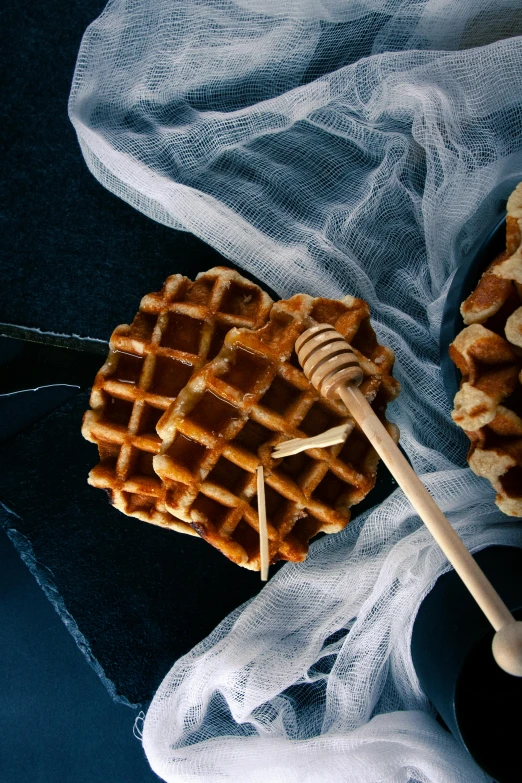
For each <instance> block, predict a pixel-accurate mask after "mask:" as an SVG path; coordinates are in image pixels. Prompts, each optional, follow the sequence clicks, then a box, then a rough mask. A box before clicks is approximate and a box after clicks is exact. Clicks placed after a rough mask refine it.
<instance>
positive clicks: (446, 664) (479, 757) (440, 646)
mask: <svg viewBox="0 0 522 783" xmlns="http://www.w3.org/2000/svg"><path fill="white" fill-rule="evenodd" d="M475 559H476V560H477V562H478V564H479V565H480V567H481V568H482V570H483V571H484V573H485V574H486V576H487V577H488V578H489V579H490V581H491V582H492V584H493V585H494V587H495V588H496V590H497V591H498V593H499V594H500V596H501V597H502V598H503V600H504V601H505V603H506V605H507V606H508V608H509V609H510V610H511V611H512V612H513V614H514V615H515V617H516V618H517V619H518V620H520V619H522V578H521V574H522V549H517V548H516V547H507V546H492V547H487V548H486V549H483V550H482V551H481V552H478V553H477V554H476V555H475ZM492 639H493V630H492V628H491V626H490V625H489V623H488V621H487V620H486V618H485V617H484V615H483V614H482V612H481V610H480V609H479V608H478V606H477V604H476V603H475V601H474V600H473V598H472V597H471V594H470V593H469V592H468V590H467V588H466V587H465V586H464V584H463V582H462V581H461V580H460V578H459V577H458V576H457V574H456V573H455V571H453V570H451V571H448V572H447V573H446V574H444V575H443V576H441V577H439V579H438V580H437V582H436V583H435V586H434V588H433V590H432V591H431V592H430V593H429V595H428V596H427V597H426V598H425V599H424V601H423V602H422V604H421V607H420V609H419V612H418V614H417V617H416V620H415V623H414V626H413V633H412V639H411V654H412V659H413V665H414V666H415V671H416V672H417V676H418V678H419V680H420V683H421V686H422V688H423V690H424V692H425V693H426V694H427V695H428V696H429V698H430V700H431V701H432V703H433V704H434V706H435V708H436V710H437V712H438V713H439V715H440V716H441V717H442V719H443V721H444V723H445V724H446V726H447V728H448V729H449V730H450V731H451V733H452V734H453V735H454V737H455V738H456V739H457V740H458V741H459V742H461V743H462V744H463V745H464V747H465V748H466V749H467V751H468V752H469V753H470V755H471V756H472V757H473V758H474V760H475V761H476V762H477V764H478V765H479V766H480V767H481V768H482V769H483V770H484V772H486V773H487V774H488V775H490V776H491V777H492V778H494V780H496V781H498V783H519V781H520V780H521V771H520V744H519V743H520V726H521V718H520V705H521V704H522V678H519V677H512V676H511V675H509V674H506V672H504V671H502V670H501V669H500V668H499V666H497V664H496V663H495V660H494V658H493V654H492V651H491V642H492Z"/></svg>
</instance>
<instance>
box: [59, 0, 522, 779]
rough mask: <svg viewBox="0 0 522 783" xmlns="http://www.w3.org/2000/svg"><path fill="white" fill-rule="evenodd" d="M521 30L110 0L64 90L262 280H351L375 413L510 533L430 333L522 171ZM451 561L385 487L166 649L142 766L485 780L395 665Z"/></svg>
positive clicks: (185, 775)
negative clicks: (458, 272) (450, 396)
mask: <svg viewBox="0 0 522 783" xmlns="http://www.w3.org/2000/svg"><path fill="white" fill-rule="evenodd" d="M520 33H522V6H521V3H520V2H519V0H517V2H508V1H507V0H505V1H504V2H487V1H486V0H476V1H472V0H461V2H454V1H453V0H359V1H358V2H357V1H354V2H350V1H349V0H346V2H335V1H334V0H322V2H320V1H319V0H300V1H299V0H291V1H290V0H289V2H287V3H286V4H285V3H284V2H281V0H280V1H279V2H275V1H274V0H228V1H227V0H207V1H206V2H205V0H182V1H180V0H112V2H109V4H108V5H107V7H106V9H105V11H104V12H103V13H102V15H101V16H100V17H99V18H98V19H97V20H96V21H95V22H93V24H91V26H90V27H89V28H88V30H87V32H86V33H85V36H84V39H83V42H82V45H81V49H80V53H79V57H78V63H77V68H76V72H75V75H74V81H73V86H72V92H71V99H70V116H71V120H72V122H73V124H74V126H75V128H76V131H77V134H78V138H79V141H80V144H81V148H82V152H83V154H84V156H85V160H86V162H87V165H88V166H89V168H90V169H91V171H92V172H93V174H94V175H95V176H96V177H97V178H98V179H99V180H100V181H101V182H102V183H103V184H104V185H105V186H106V187H107V188H109V190H111V191H112V192H114V193H116V194H117V195H119V196H120V197H121V198H123V199H125V200H126V201H128V202H129V203H130V204H133V205H134V206H135V207H136V208H137V209H139V210H141V211H142V212H144V213H145V214H147V215H149V216H150V217H152V218H153V219H155V220H158V221H160V222H161V223H164V224H166V225H169V226H172V227H174V228H177V229H184V230H187V231H191V232H193V233H194V234H196V235H197V236H199V237H201V238H202V239H203V240H205V241H206V242H208V243H209V244H210V245H213V246H214V247H215V248H217V249H218V250H219V251H220V252H221V253H223V255H224V256H226V257H228V258H230V259H231V260H232V261H234V262H236V263H237V264H239V265H240V266H242V267H243V268H245V269H247V270H249V271H250V272H252V273H254V275H255V276H256V277H258V278H259V279H260V280H262V281H264V282H265V283H266V284H268V285H269V286H271V287H272V288H273V289H275V290H276V291H277V292H278V293H279V294H280V295H281V296H288V295H291V294H294V293H296V292H298V291H303V292H306V293H310V294H313V295H326V296H331V297H339V296H342V295H344V294H346V293H351V294H353V295H356V296H361V297H363V298H364V299H366V300H367V301H368V302H369V304H370V306H371V309H372V318H373V323H374V326H375V328H376V331H377V334H378V336H379V339H380V341H381V342H383V343H385V344H388V345H390V346H391V347H392V348H393V349H394V351H395V353H396V357H397V363H396V370H395V374H396V376H397V377H398V379H399V380H400V381H401V383H402V386H403V391H402V394H401V396H400V398H399V399H398V400H397V401H396V402H395V403H394V404H393V405H392V406H390V409H389V415H390V418H392V419H393V420H394V421H396V422H397V424H398V425H399V427H400V430H401V443H402V445H403V447H404V448H405V450H406V451H407V453H408V455H409V457H410V459H411V461H412V463H413V466H414V468H415V469H416V470H417V472H418V473H420V474H423V476H424V479H425V481H426V483H427V485H428V487H429V489H430V491H431V492H432V493H433V495H434V496H435V498H436V500H437V501H438V503H439V504H440V506H441V507H442V508H443V510H444V511H445V512H446V513H447V514H448V516H449V518H450V520H451V522H452V523H453V524H454V525H455V527H456V528H457V530H458V532H459V533H460V535H461V536H462V537H463V538H464V541H465V542H466V544H467V545H468V546H469V547H470V549H472V550H477V549H479V548H481V547H483V546H486V545H488V544H491V543H505V544H514V545H517V546H522V534H521V533H520V532H519V526H518V525H519V523H517V521H516V520H513V519H510V518H508V517H504V516H503V515H502V514H501V513H500V512H498V511H497V510H496V508H495V506H494V505H493V492H492V490H491V489H490V487H489V485H488V484H487V482H485V481H483V480H481V479H478V478H476V477H475V476H473V474H472V473H471V472H470V471H469V470H468V469H464V468H462V465H463V464H464V463H463V456H464V454H465V449H466V443H465V438H464V436H463V435H462V434H461V433H459V432H458V431H457V428H456V427H455V426H454V425H453V424H452V422H451V419H450V417H449V411H450V405H449V403H448V401H447V399H446V396H445V393H444V389H443V385H442V379H441V371H440V364H439V347H438V332H439V326H440V320H441V313H442V308H443V305H444V300H445V295H446V292H447V290H448V287H449V283H450V281H451V277H452V273H453V272H454V271H455V269H456V267H457V265H458V261H459V257H460V256H461V254H462V252H463V251H465V250H466V249H467V248H469V247H470V246H472V244H473V242H474V240H475V238H476V237H477V235H478V234H479V232H480V231H481V228H483V226H484V225H486V224H487V222H488V219H491V216H492V214H493V213H492V210H493V204H492V199H491V196H490V194H491V192H492V190H493V189H494V188H495V187H497V186H498V184H499V183H501V182H502V181H504V180H505V178H506V177H507V176H508V175H515V174H517V173H518V172H520V177H519V179H520V180H522V128H521V119H522V111H521V102H522V37H520V35H519V34H520ZM505 195H506V196H507V195H508V193H506V194H505ZM172 271H173V272H175V271H176V270H175V269H174V268H173V270H172ZM447 567H448V564H447V562H446V560H445V558H444V557H443V556H442V555H441V553H440V552H439V551H438V549H437V547H436V546H435V544H434V543H433V541H432V540H431V538H430V536H429V534H428V533H427V531H426V530H425V529H424V528H423V527H422V526H421V525H420V522H419V520H418V518H417V517H416V516H415V515H414V514H413V513H412V510H411V507H410V505H409V503H408V502H407V501H406V500H405V498H404V496H403V494H402V493H401V492H400V491H396V492H395V493H394V494H393V495H392V496H391V497H390V498H389V499H388V500H387V501H386V502H385V503H384V504H383V505H381V506H380V507H378V508H376V509H374V510H373V511H370V512H368V513H366V514H365V515H364V516H363V517H362V518H360V519H357V520H355V521H354V522H353V523H351V524H350V525H349V526H348V528H347V529H346V530H345V531H343V532H342V533H339V534H337V535H334V536H329V537H325V538H323V539H322V540H320V541H318V542H317V543H315V544H314V545H312V547H311V551H310V555H309V558H308V559H307V561H306V562H305V563H302V564H298V565H295V564H291V565H287V566H285V567H284V568H283V569H282V570H281V571H280V572H279V573H278V574H277V575H276V576H275V578H274V579H273V580H272V581H271V582H270V583H269V584H268V585H267V586H266V587H265V588H264V589H263V591H262V592H261V593H260V595H259V596H258V597H256V598H255V599H254V600H252V601H251V602H249V603H248V604H246V605H245V606H243V607H241V608H240V609H238V610H237V611H236V612H235V613H233V614H232V615H231V616H229V617H228V618H226V619H225V620H224V621H223V623H222V624H221V625H220V626H219V627H218V628H217V629H216V630H215V631H214V633H213V634H212V635H211V636H210V637H208V638H207V639H206V640H204V641H203V642H202V643H201V644H200V645H199V646H198V647H196V648H195V649H194V650H192V651H191V652H190V653H189V654H188V655H186V656H185V657H184V658H182V659H181V660H179V661H177V662H176V663H175V664H174V666H173V668H172V669H171V671H170V672H169V673H168V674H167V676H166V677H165V679H164V682H163V683H162V685H161V686H160V688H159V690H158V692H157V694H156V696H155V698H154V700H153V702H152V704H151V706H150V708H149V711H148V714H147V716H146V719H145V723H144V731H143V744H144V748H145V752H146V753H147V756H148V758H149V761H150V763H151V765H152V767H153V769H154V770H155V771H156V772H157V773H158V774H159V775H160V776H161V777H162V778H164V779H165V780H167V781H191V783H193V782H194V781H205V783H210V782H211V781H216V783H217V781H223V780H225V781H242V782H243V783H250V781H252V783H253V782H254V781H256V782H257V781H263V782H265V781H268V782H269V783H272V781H285V783H290V782H293V781H296V783H304V781H306V782H308V781H322V782H324V781H336V782H337V781H350V782H351V781H353V783H372V782H373V781H375V782H377V781H412V782H413V781H419V782H420V781H430V782H431V781H433V782H435V781H440V782H441V783H442V782H444V783H446V781H481V780H485V779H486V778H485V776H484V775H483V774H482V773H481V772H480V770H478V768H477V767H476V766H475V765H474V763H473V762H472V761H471V759H470V758H469V757H468V756H467V755H466V753H465V752H464V751H463V750H462V749H461V748H460V747H459V746H458V745H457V743H456V741H455V740H454V739H453V738H452V737H451V736H450V735H448V734H447V733H446V732H444V731H443V729H442V728H441V727H440V726H439V725H438V724H437V723H436V721H435V719H434V717H433V711H432V709H431V707H430V705H429V703H428V701H427V699H426V697H425V696H424V695H423V693H422V692H421V690H420V688H419V684H418V681H417V678H416V675H415V672H414V670H413V667H412V663H411V655H410V647H409V645H410V638H411V629H412V624H413V620H414V617H415V614H416V611H417V609H418V606H419V603H420V601H421V600H422V598H423V597H424V596H425V594H426V593H427V592H428V591H429V589H430V588H431V586H432V585H433V583H434V581H435V579H436V578H437V576H438V575H439V574H441V573H442V572H443V571H444V570H445V569H447ZM216 589H217V590H219V585H216ZM347 631H349V632H347Z"/></svg>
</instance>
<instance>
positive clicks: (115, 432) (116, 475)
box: [82, 267, 272, 535]
mask: <svg viewBox="0 0 522 783" xmlns="http://www.w3.org/2000/svg"><path fill="white" fill-rule="evenodd" d="M271 306H272V300H271V299H270V297H269V296H268V294H266V293H264V292H263V291H261V289H260V288H259V287H258V286H256V285H255V284H254V283H251V282H250V281H248V280H246V279H245V278H243V277H242V276H241V275H239V274H238V273H237V272H235V271H233V270H230V269H226V268H225V267H215V268H214V269H211V270H209V271H208V272H206V273H204V274H201V275H199V276H198V277H197V279H196V281H195V282H192V281H190V280H189V279H188V278H186V277H183V276H182V275H172V276H171V277H169V278H168V279H167V280H166V282H165V284H164V286H163V288H162V290H161V291H160V292H158V293H152V294H148V295H147V296H145V297H144V298H143V299H142V301H141V304H140V309H139V312H138V313H137V315H136V317H135V318H134V320H133V322H132V324H131V325H130V326H127V325H122V326H118V327H116V329H115V330H114V332H113V334H112V337H111V340H110V348H111V350H110V353H109V355H108V357H107V360H106V362H105V364H104V365H103V367H102V368H101V370H100V371H99V372H98V374H97V376H96V379H95V381H94V384H93V388H92V393H91V398H90V405H91V408H92V410H91V411H88V412H87V413H86V414H85V416H84V421H83V427H82V432H83V435H84V437H85V438H87V440H89V441H92V442H93V443H96V444H97V445H98V449H99V454H100V464H99V465H97V466H96V467H95V468H93V470H92V471H91V472H90V474H89V483H90V484H92V485H93V486H95V487H100V488H102V489H105V490H106V491H107V493H108V494H109V497H110V499H111V502H112V503H113V505H114V506H116V508H118V509H119V510H120V511H122V512H123V513H124V514H127V515H129V516H134V517H138V518H139V519H142V520H145V521H147V522H152V523H154V524H157V525H162V526H166V527H170V528H173V529H176V530H178V531H180V532H184V533H190V534H191V535H196V532H195V530H194V529H193V528H192V527H190V526H189V525H188V524H186V523H185V522H183V521H181V520H179V519H176V518H175V517H173V516H172V515H171V514H169V512H168V511H167V510H166V508H165V488H164V486H163V485H162V482H161V480H160V479H159V478H158V477H157V476H156V474H155V473H154V470H153V466H152V458H153V456H154V455H155V454H157V453H158V451H159V448H160V445H161V441H160V439H159V437H158V435H157V434H156V424H157V421H158V419H159V418H160V416H161V415H162V414H163V412H164V411H165V410H166V409H167V408H168V407H169V406H170V405H171V404H172V402H173V401H174V400H175V399H176V397H177V395H178V393H179V392H180V391H181V389H182V388H183V387H184V386H185V384H186V383H187V381H188V380H189V379H190V378H191V376H192V375H193V373H194V372H195V371H196V370H197V369H199V368H200V367H201V366H202V365H203V364H204V363H205V362H206V361H207V359H211V358H213V357H214V356H215V355H216V354H217V353H218V352H219V351H220V349H221V347H222V345H223V340H224V337H225V335H226V333H227V332H228V330H229V329H231V328H233V327H238V326H241V327H248V328H252V329H255V328H257V327H259V326H261V325H262V324H264V323H265V322H266V320H267V318H268V314H269V312H270V308H271Z"/></svg>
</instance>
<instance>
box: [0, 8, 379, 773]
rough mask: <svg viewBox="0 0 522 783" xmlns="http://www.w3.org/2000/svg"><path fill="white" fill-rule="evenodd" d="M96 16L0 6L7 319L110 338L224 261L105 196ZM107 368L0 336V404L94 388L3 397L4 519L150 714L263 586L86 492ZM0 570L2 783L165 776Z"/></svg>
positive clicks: (13, 562) (104, 664) (21, 589)
mask: <svg viewBox="0 0 522 783" xmlns="http://www.w3.org/2000/svg"><path fill="white" fill-rule="evenodd" d="M103 6H104V2H103V1H102V0H69V2H64V0H49V2H46V3H39V2H37V0H27V2H25V3H24V4H23V6H20V5H19V4H15V3H14V2H13V0H8V1H7V3H4V4H3V5H2V8H1V9H0V30H1V31H2V33H3V41H2V53H3V59H2V72H3V73H2V75H3V79H2V81H3V84H4V91H3V96H2V103H1V104H0V119H1V122H0V145H1V148H2V150H4V151H5V152H6V153H7V154H4V156H3V163H2V168H1V170H0V172H1V173H0V180H1V185H2V202H1V203H2V206H1V212H0V218H1V226H2V232H1V247H0V258H1V267H0V270H1V280H0V322H3V323H7V324H16V325H20V326H26V327H38V328H40V329H43V330H45V331H52V332H60V333H64V334H77V335H81V336H89V337H94V338H98V339H102V340H107V339H108V337H109V336H110V333H111V332H112V330H113V328H114V326H115V325H116V324H118V323H125V322H129V320H130V319H132V317H133V315H134V313H135V312H136V310H137V307H138V304H139V301H140V299H141V297H142V296H143V295H144V294H145V293H147V292H149V291H154V290H158V289H159V288H160V287H161V285H162V283H163V281H164V279H165V278H166V277H167V276H168V275H169V274H172V273H173V272H181V273H185V274H189V275H191V276H192V275H194V274H195V273H197V272H198V271H201V270H204V269H207V268H209V267H211V266H213V265H215V264H216V263H222V262H223V259H222V258H221V257H220V256H219V255H218V254H217V253H216V252H215V251H213V250H212V249H211V248H209V247H207V246H205V245H204V244H203V243H202V242H201V241H199V240H198V239H196V238H195V237H192V236H191V235H188V234H185V233H183V232H176V231H173V230H172V229H168V228H165V227H164V226H161V225H159V224H157V223H154V222H153V221H151V220H149V219H148V218H146V217H144V216H143V215H141V214H140V213H138V212H136V211H135V210H134V209H133V208H131V207H130V206H128V205H127V204H125V203H123V202H122V201H120V200H119V199H117V198H116V197H115V196H113V195H111V194H110V193H108V192H107V191H106V190H104V189H103V188H102V187H101V185H99V184H98V183H97V182H96V180H95V179H94V178H93V177H92V175H91V174H90V173H89V171H88V170H87V168H86V166H85V164H84V162H83V158H82V156H81V153H80V149H79V146H78V144H77V141H76V136H75V133H74V130H73V128H72V126H71V124H70V122H69V120H68V117H67V99H68V94H69V89H70V84H71V79H72V74H73V70H74V65H75V61H76V55H77V52H78V48H79V45H80V40H81V36H82V34H83V32H84V30H85V28H86V26H87V24H88V23H89V22H90V21H91V20H92V19H94V18H95V17H96V16H97V15H98V14H99V13H100V12H101V10H102V8H103ZM5 86H7V89H5ZM0 333H1V329H0ZM100 364H101V360H100V357H95V356H92V355H84V356H83V357H82V356H81V355H80V354H78V353H77V352H74V351H68V350H66V349H61V350H60V349H55V348H48V347H45V346H35V345H32V344H25V346H22V345H21V344H16V343H14V342H12V341H11V342H6V341H5V340H3V341H0V393H1V392H13V391H16V390H18V389H26V388H33V387H35V386H40V385H45V384H53V383H68V384H77V385H78V386H79V387H80V388H81V389H82V390H83V391H82V392H81V393H79V392H78V390H77V389H71V388H69V389H66V388H65V387H63V386H62V387H59V388H58V389H54V390H52V389H51V390H43V391H39V392H29V393H26V394H24V395H21V396H7V397H3V398H2V397H0V422H1V424H2V426H1V427H0V440H2V439H3V440H4V443H3V444H2V445H1V446H0V501H2V502H3V504H4V506H3V507H2V506H0V522H1V523H2V524H3V525H4V527H5V528H6V529H7V530H8V531H9V533H10V537H11V538H12V540H13V542H14V543H15V545H16V546H17V547H18V549H19V551H20V552H21V553H22V555H23V557H24V560H25V562H26V564H27V565H28V566H29V568H30V570H31V571H32V573H33V575H34V576H36V578H37V580H38V581H39V583H40V584H41V586H42V587H43V588H44V591H45V592H46V594H47V597H48V598H50V599H51V601H52V603H53V604H54V607H55V609H57V610H58V613H59V614H60V616H61V619H62V620H63V621H64V622H65V623H66V625H67V627H68V629H69V630H70V631H71V632H72V634H73V636H74V638H75V640H76V642H77V644H78V645H79V646H80V649H81V650H82V652H83V653H84V656H85V657H86V658H87V660H88V661H89V662H90V663H91V665H92V666H93V668H94V671H96V672H97V673H98V674H99V675H100V676H101V677H102V680H103V682H104V684H105V685H106V687H107V688H108V689H109V691H110V693H111V694H112V695H113V697H116V698H118V699H120V700H121V701H123V702H126V703H130V704H143V705H146V703H147V701H148V700H149V699H150V698H151V697H152V695H153V693H154V690H155V688H156V687H157V685H158V684H159V682H160V680H161V679H162V677H163V676H164V675H165V674H166V672H167V671H168V669H169V668H170V666H171V665H172V663H173V661H174V660H175V659H176V657H177V656H179V655H181V654H183V653H184V652H186V651H187V650H188V649H190V647H192V646H193V645H194V644H195V643H196V642H198V641H199V640H201V639H202V638H203V637H204V636H205V635H206V634H207V633H209V632H210V631H211V630H212V629H213V627H214V626H215V625H216V623H218V622H219V620H221V619H222V618H223V617H224V616H225V615H226V614H227V613H228V612H229V611H230V610H231V609H232V608H234V607H236V606H238V605H239V604H240V603H241V602H242V601H244V600H245V599H246V598H248V597H249V596H250V595H253V594H255V593H256V592H257V591H258V590H259V588H260V581H259V575H258V574H254V573H251V572H247V571H244V570H242V569H238V568H237V567H236V566H234V565H232V564H231V563H229V562H228V561H227V560H225V559H224V558H223V557H222V556H221V555H220V554H219V553H217V552H215V551H214V550H212V549H211V547H209V546H208V545H206V544H204V543H203V542H202V541H199V540H195V539H192V538H188V537H183V536H180V535H177V534H174V533H170V532H168V531H165V530H162V529H159V528H155V527H153V526H150V525H146V524H145V523H142V522H140V521H138V520H135V519H131V518H128V517H125V516H123V515H121V514H119V513H118V512H116V511H115V510H114V509H113V508H112V507H111V506H110V505H109V504H108V503H107V500H106V498H105V495H104V493H102V492H100V491H97V490H93V489H92V488H89V487H88V485H87V483H86V477H87V473H88V471H89V469H90V467H92V465H93V464H94V463H95V461H96V448H95V447H94V446H93V445H92V444H88V443H86V442H85V441H83V440H82V438H81V435H80V420H81V415H82V413H83V411H84V410H85V408H86V406H87V397H88V393H87V392H86V391H85V389H86V387H87V386H88V383H89V379H91V378H92V377H93V376H94V372H95V371H96V368H97V367H98V366H99V365H100ZM66 398H68V399H66ZM64 400H66V401H65V402H64ZM53 409H56V410H54V412H51V413H49V412H50V411H53ZM16 433H20V434H16ZM379 487H380V491H379V490H377V491H376V492H375V493H374V494H372V497H371V501H370V502H371V504H373V503H375V502H377V501H378V499H379V497H383V496H385V495H386V494H387V493H388V491H389V489H390V480H389V476H388V474H387V473H386V472H385V471H383V470H382V469H381V474H380V478H379ZM365 505H368V504H365ZM0 574H1V576H0V588H1V592H0V610H1V611H2V618H3V619H2V627H1V632H0V644H1V647H2V655H3V666H2V667H1V670H0V672H1V679H0V780H1V781H2V783H11V781H13V782H14V781H16V783H25V781H29V780H30V781H31V783H39V781H42V782H43V781H45V782H47V781H49V780H53V781H55V782H56V783H65V782H66V781H73V780H74V782H75V783H90V782H91V781H99V780H106V781H108V782H109V783H112V781H115V782H116V781H122V782H123V781H125V783H134V781H136V782H138V781H147V780H152V779H154V778H155V776H154V775H153V774H152V773H151V772H150V770H149V769H148V767H147V764H146V762H145V760H144V759H143V754H142V752H141V749H140V746H139V743H138V742H137V741H135V740H134V739H133V737H132V733H131V729H132V722H133V720H134V714H133V712H132V711H131V710H129V709H125V708H124V707H123V706H121V705H118V704H115V703H114V702H113V701H111V700H110V698H109V696H108V695H107V693H106V691H104V690H103V688H102V686H101V684H100V681H99V680H98V678H97V677H96V675H95V674H94V671H92V669H89V666H88V665H87V663H86V661H85V658H84V657H83V656H82V655H81V654H80V652H79V651H78V649H77V648H76V647H75V646H74V644H73V643H72V639H71V637H70V636H69V635H68V634H67V631H66V630H65V627H64V626H63V625H62V624H61V623H60V621H59V619H58V615H57V614H56V613H55V612H54V611H53V609H52V607H51V604H49V603H48V602H47V601H46V600H45V599H44V595H43V593H41V591H39V589H38V588H37V587H36V583H35V582H34V580H33V579H32V577H31V576H30V574H29V571H27V570H26V569H25V567H23V566H22V565H21V562H20V561H17V559H16V556H15V555H14V550H13V547H12V545H11V543H10V542H9V541H8V540H7V538H6V537H5V536H4V534H3V533H2V534H1V537H0Z"/></svg>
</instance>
